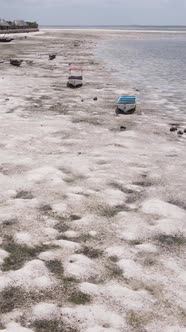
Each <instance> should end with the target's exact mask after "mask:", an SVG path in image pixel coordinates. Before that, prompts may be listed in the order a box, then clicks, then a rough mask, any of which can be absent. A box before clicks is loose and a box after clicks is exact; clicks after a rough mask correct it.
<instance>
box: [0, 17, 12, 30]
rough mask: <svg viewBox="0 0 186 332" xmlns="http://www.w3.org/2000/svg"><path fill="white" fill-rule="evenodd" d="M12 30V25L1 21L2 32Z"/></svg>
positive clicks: (0, 28)
mask: <svg viewBox="0 0 186 332" xmlns="http://www.w3.org/2000/svg"><path fill="white" fill-rule="evenodd" d="M9 28H10V24H9V23H8V22H7V21H5V20H3V19H0V30H8V29H9Z"/></svg>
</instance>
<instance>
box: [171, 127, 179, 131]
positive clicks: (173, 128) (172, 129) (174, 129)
mask: <svg viewBox="0 0 186 332" xmlns="http://www.w3.org/2000/svg"><path fill="white" fill-rule="evenodd" d="M177 130H178V129H177V128H176V127H171V128H170V131H177Z"/></svg>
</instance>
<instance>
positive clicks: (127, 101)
mask: <svg viewBox="0 0 186 332" xmlns="http://www.w3.org/2000/svg"><path fill="white" fill-rule="evenodd" d="M135 111H136V97H135V96H120V97H119V98H118V101H117V108H116V113H121V114H124V113H126V114H127V113H134V112H135Z"/></svg>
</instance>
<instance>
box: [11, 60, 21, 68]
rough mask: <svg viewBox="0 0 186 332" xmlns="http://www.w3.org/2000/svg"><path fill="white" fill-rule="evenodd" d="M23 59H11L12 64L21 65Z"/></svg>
mask: <svg viewBox="0 0 186 332" xmlns="http://www.w3.org/2000/svg"><path fill="white" fill-rule="evenodd" d="M22 62H23V60H18V59H10V64H11V65H12V66H16V67H19V66H20V65H21V64H22Z"/></svg>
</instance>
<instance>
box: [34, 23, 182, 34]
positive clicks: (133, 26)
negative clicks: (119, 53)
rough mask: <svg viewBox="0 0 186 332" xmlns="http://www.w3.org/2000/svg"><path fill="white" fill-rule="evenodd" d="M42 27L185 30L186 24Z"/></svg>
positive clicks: (61, 27)
mask: <svg viewBox="0 0 186 332" xmlns="http://www.w3.org/2000/svg"><path fill="white" fill-rule="evenodd" d="M40 28H41V29H42V28H43V29H75V30H76V29H81V30H86V29H91V30H94V29H95V30H132V31H133V30H137V31H149V30H151V31H178V32H185V31H186V26H184V25H182V26H181V25H180V26H176V25H174V26H171V25H164V26H162V25H160V26H159V25H157V26H156V25H149V26H147V25H144V26H142V25H40Z"/></svg>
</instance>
